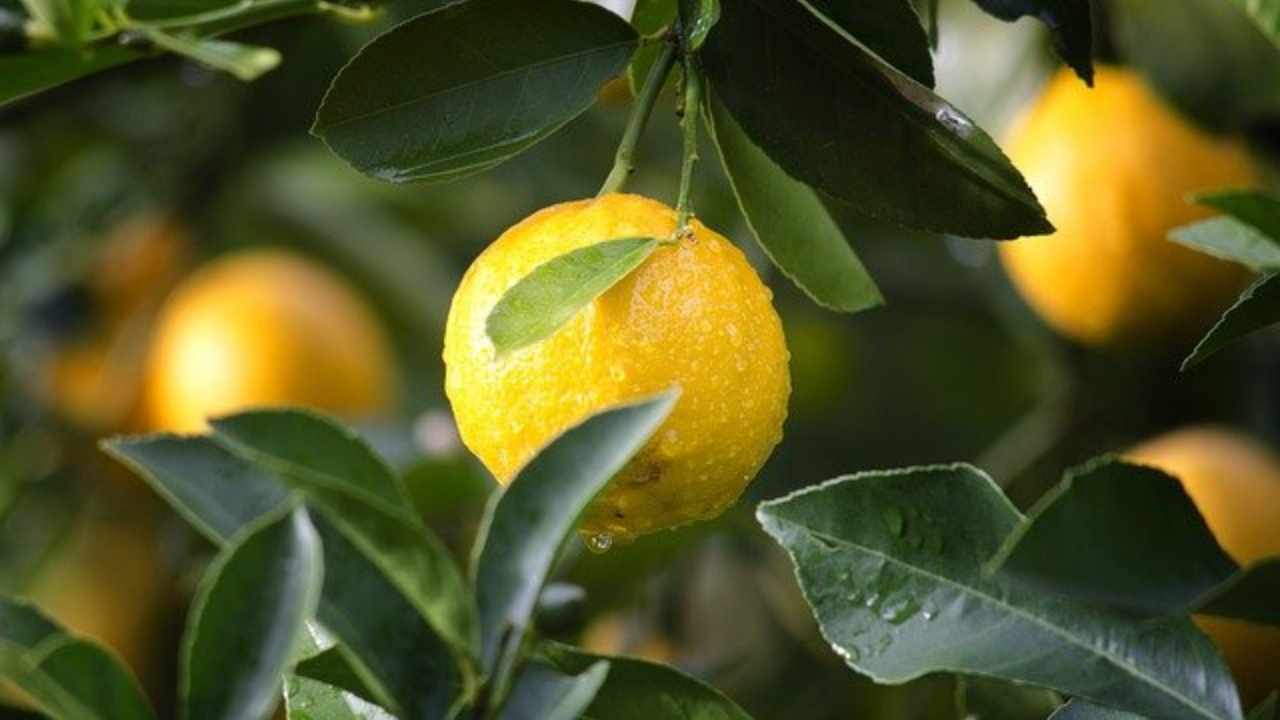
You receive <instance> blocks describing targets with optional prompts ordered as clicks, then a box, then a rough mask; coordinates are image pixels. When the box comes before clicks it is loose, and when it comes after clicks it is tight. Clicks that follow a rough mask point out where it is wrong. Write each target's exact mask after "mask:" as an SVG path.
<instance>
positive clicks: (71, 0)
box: [23, 0, 101, 45]
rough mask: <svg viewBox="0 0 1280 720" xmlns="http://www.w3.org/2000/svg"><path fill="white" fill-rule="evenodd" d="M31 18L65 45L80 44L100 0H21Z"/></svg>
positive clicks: (89, 29) (98, 7) (90, 24)
mask: <svg viewBox="0 0 1280 720" xmlns="http://www.w3.org/2000/svg"><path fill="white" fill-rule="evenodd" d="M23 5H25V6H26V8H27V12H28V13H29V14H30V15H31V18H32V19H33V20H35V21H36V22H37V23H39V24H40V25H42V26H43V27H45V28H47V29H49V30H51V31H52V32H53V34H54V35H55V36H56V37H57V38H58V40H59V41H60V42H62V43H64V44H67V45H80V44H81V43H83V42H84V41H85V39H86V38H87V37H88V36H89V33H90V31H92V30H93V20H94V16H95V15H96V14H97V13H98V10H99V9H100V8H101V2H100V0H23Z"/></svg>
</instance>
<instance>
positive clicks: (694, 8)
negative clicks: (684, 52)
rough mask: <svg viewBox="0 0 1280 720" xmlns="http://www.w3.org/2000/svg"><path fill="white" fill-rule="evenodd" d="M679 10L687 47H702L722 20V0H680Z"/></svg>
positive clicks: (696, 48)
mask: <svg viewBox="0 0 1280 720" xmlns="http://www.w3.org/2000/svg"><path fill="white" fill-rule="evenodd" d="M679 10H680V27H681V29H682V32H683V34H684V43H685V47H686V48H688V49H689V50H698V49H700V48H702V43H704V42H706V39H707V35H708V34H710V33H711V28H713V27H715V25H716V23H717V22H719V21H720V0H680V2H679Z"/></svg>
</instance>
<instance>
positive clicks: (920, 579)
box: [757, 464, 1241, 720]
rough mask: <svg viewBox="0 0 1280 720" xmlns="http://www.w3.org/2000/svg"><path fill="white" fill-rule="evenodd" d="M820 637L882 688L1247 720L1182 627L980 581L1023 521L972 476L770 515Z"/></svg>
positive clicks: (909, 477) (865, 484)
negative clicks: (1014, 693) (972, 692)
mask: <svg viewBox="0 0 1280 720" xmlns="http://www.w3.org/2000/svg"><path fill="white" fill-rule="evenodd" d="M757 516H758V517H759V519H760V522H761V524H762V525H763V526H764V528H765V530H766V531H767V532H768V533H769V534H770V535H772V536H773V537H774V539H776V540H777V541H778V542H779V543H781V544H782V546H783V547H784V548H786V550H787V552H788V553H789V554H790V555H791V558H792V560H793V561H794V563H795V566H796V572H797V576H798V578H799V580H800V587H801V589H802V591H803V592H804V595H805V598H806V599H807V600H808V602H809V604H810V605H811V606H812V607H813V610H814V614H815V616H816V617H817V619H818V624H819V627H820V629H821V630H822V633H823V635H824V637H825V638H826V639H827V641H828V642H829V643H831V645H832V647H834V648H835V649H836V651H837V653H838V654H840V655H841V656H842V657H843V658H844V660H845V662H846V663H847V664H848V665H849V666H850V667H852V668H854V669H855V670H857V671H859V672H861V673H863V674H865V675H868V676H870V677H871V678H873V679H875V680H876V681H878V682H882V683H902V682H906V681H908V680H911V679H914V678H917V677H920V676H922V675H925V674H928V673H931V672H948V671H949V672H958V673H967V674H979V675H985V676H988V677H992V678H997V679H1002V680H1007V681H1011V682H1018V683H1025V684H1030V685H1036V686H1039V687H1044V688H1049V689H1053V690H1057V691H1059V692H1062V693H1064V694H1068V695H1073V696H1077V697H1080V698H1084V699H1087V700H1091V701H1095V702H1098V703H1102V704H1106V705H1109V706H1114V707H1119V708H1123V709H1125V710H1129V711H1132V712H1138V713H1143V714H1148V715H1152V716H1155V717H1179V718H1219V719H1221V720H1237V719H1238V718H1240V717H1241V712H1240V704H1239V699H1238V697H1237V695H1236V689H1235V686H1234V684H1233V683H1232V681H1231V676H1230V674H1229V673H1228V671H1227V669H1226V667H1225V666H1224V664H1223V662H1222V659H1221V657H1220V656H1219V655H1218V653H1217V651H1216V649H1215V648H1214V647H1213V645H1212V643H1210V642H1209V640H1208V638H1206V637H1205V636H1204V635H1203V634H1201V633H1200V632H1199V631H1198V630H1196V629H1195V626H1194V625H1192V623H1191V621H1190V620H1188V619H1187V618H1185V617H1174V618H1159V619H1151V620H1148V621H1147V622H1144V623H1135V622H1134V621H1133V618H1132V616H1130V615H1128V614H1126V613H1121V612H1117V611H1112V610H1108V609H1105V608H1098V607H1093V606H1090V605H1087V604H1084V603H1080V602H1074V601H1071V600H1069V599H1067V598H1063V597H1061V596H1058V595H1056V594H1052V593H1046V592H1043V591H1040V590H1037V589H1035V588H1034V587H1031V586H1028V585H1025V584H1023V583H1021V582H1018V581H1017V580H1015V579H1012V578H1009V577H1007V576H1005V575H1003V574H997V575H994V576H991V575H988V574H986V573H984V571H983V562H984V561H985V560H987V559H988V558H990V557H991V556H992V555H993V554H994V553H995V551H996V550H997V549H998V548H999V547H1000V545H1001V543H1002V541H1003V540H1004V538H1005V537H1007V536H1008V535H1009V533H1010V532H1012V531H1013V530H1014V528H1015V527H1017V525H1018V524H1019V523H1020V522H1021V520H1022V517H1021V515H1020V514H1019V513H1018V511H1017V510H1016V509H1014V507H1013V505H1012V504H1011V503H1010V502H1009V500H1008V499H1007V498H1005V496H1004V495H1003V494H1002V493H1001V492H1000V490H999V488H997V487H996V485H995V483H994V482H992V481H991V479H990V478H989V477H987V476H986V475H985V474H983V473H982V472H981V471H979V470H977V469H976V468H973V467H971V466H968V465H963V464H958V465H948V466H934V467H925V468H910V469H905V470H897V471H887V472H869V473H862V474H859V475H854V476H849V477H843V478H838V479H835V480H832V481H829V482H827V483H824V484H822V485H819V486H816V487H813V488H809V489H806V490H802V491H799V492H796V493H793V494H792V495H789V496H787V497H784V498H781V499H779V500H774V501H771V502H767V503H764V504H763V505H761V506H760V508H759V510H758V511H757Z"/></svg>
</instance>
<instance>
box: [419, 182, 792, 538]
mask: <svg viewBox="0 0 1280 720" xmlns="http://www.w3.org/2000/svg"><path fill="white" fill-rule="evenodd" d="M675 229H676V214H675V211H673V210H672V209H671V208H669V207H667V206H666V205H663V204H662V203H659V202H656V201H654V200H650V199H648V198H644V197H640V196H636V195H620V194H615V195H607V196H604V197H601V198H597V199H594V200H583V201H579V202H570V203H564V204H561V205H555V206H552V207H549V208H546V209H544V210H542V211H540V212H537V213H535V214H534V215H532V216H530V217H529V218H527V219H525V220H524V221H522V222H520V223H519V224H517V225H515V226H514V227H512V228H511V229H510V230H508V231H507V232H505V233H503V235H502V237H500V238H498V239H497V241H495V242H494V243H493V244H492V245H490V246H489V248H488V249H486V250H485V251H484V252H483V253H482V254H481V255H480V257H479V258H477V259H476V261H475V262H474V263H473V264H472V266H471V268H470V269H469V270H468V271H467V273H466V276H465V277H464V278H463V279H462V283H461V284H460V286H459V287H458V291H457V293H456V295H455V296H454V300H453V305H452V307H451V308H450V310H449V319H448V324H447V328H446V331H445V343H444V360H445V366H446V379H445V390H446V392H447V394H448V396H449V400H450V402H451V403H452V405H453V411H454V415H455V417H456V419H457V422H458V430H459V433H460V434H461V436H462V440H463V442H464V443H466V445H467V446H468V447H469V448H471V450H472V451H473V452H474V453H475V454H476V455H478V456H479V457H480V459H481V460H482V461H483V462H484V464H485V465H486V466H487V467H488V468H489V470H490V471H491V472H492V473H493V474H494V475H495V476H496V477H497V478H498V480H499V481H500V482H502V483H504V484H505V483H507V482H510V480H511V479H512V477H513V476H514V475H515V474H516V472H517V471H518V470H519V469H520V467H521V466H523V465H524V464H525V463H526V462H528V461H529V460H530V459H531V458H532V457H533V456H534V454H536V453H537V452H538V450H540V449H541V448H542V447H543V446H545V445H546V444H547V443H548V442H550V441H551V440H552V439H553V438H554V437H555V436H556V435H558V434H559V433H561V432H563V431H564V430H566V429H568V428H569V427H571V426H572V425H574V424H576V423H578V422H580V421H582V420H583V419H584V418H586V417H587V416H588V415H590V414H592V413H594V412H596V411H599V410H602V409H604V408H606V407H608V406H611V405H614V404H617V403H621V402H626V401H628V400H633V399H636V398H639V397H644V396H648V395H651V394H653V393H657V392H660V391H663V390H666V389H668V388H670V387H672V386H676V385H678V386H680V388H681V390H682V395H681V397H680V400H679V402H678V404H677V405H676V408H675V410H674V411H673V412H672V414H671V416H670V417H669V418H668V419H667V421H666V422H665V423H664V424H663V425H662V427H660V428H659V429H658V431H657V433H656V434H655V435H654V437H653V439H652V440H651V441H650V442H649V444H648V445H646V446H645V447H644V448H643V449H642V450H641V451H640V453H639V454H638V455H637V456H636V457H635V458H634V459H633V460H632V461H631V463H630V464H628V465H627V467H626V468H624V469H623V470H622V472H621V473H619V475H618V476H617V477H616V478H614V480H613V483H612V484H611V486H610V487H609V489H607V490H606V491H605V492H604V493H603V494H602V495H601V496H600V497H598V498H597V499H596V502H595V503H594V504H593V505H592V507H591V508H590V509H589V510H588V512H587V515H586V518H585V520H584V522H583V525H582V528H581V529H582V532H583V533H584V534H585V535H588V536H596V537H597V538H599V539H600V540H601V541H603V540H604V538H606V537H609V538H614V539H629V538H632V537H635V536H637V535H641V534H644V533H648V532H653V531H655V530H660V529H663V528H669V527H673V526H676V525H680V524H683V523H688V522H692V521H695V520H699V519H704V518H710V517H714V516H716V515H718V514H720V513H721V512H723V511H724V510H725V508H727V507H729V506H730V505H731V504H732V503H733V502H734V501H735V500H736V499H737V498H738V495H739V494H741V492H742V490H743V488H745V487H746V485H747V483H748V482H750V480H751V478H752V477H753V476H754V475H755V474H756V472H757V471H758V470H759V469H760V466H761V465H763V464H764V461H765V460H766V459H767V458H768V457H769V454H770V452H772V450H773V447H774V446H775V445H776V444H777V443H778V441H779V440H780V439H781V437H782V421H783V418H784V417H785V416H786V411H787V397H788V395H789V394H790V378H789V376H788V354H787V347H786V342H785V340H784V338H783V334H782V323H781V321H780V320H779V319H778V314H777V312H775V311H774V309H773V305H772V303H771V298H772V294H771V293H770V292H769V290H768V288H766V287H765V286H764V284H763V283H761V282H760V278H759V277H758V276H757V275H756V273H755V270H753V269H752V267H751V265H749V264H748V263H747V260H746V258H745V257H744V256H743V254H742V252H741V251H740V250H738V248H736V247H734V246H733V245H732V244H731V243H730V242H729V241H728V240H726V239H725V238H724V237H722V236H721V235H719V234H717V233H716V232H714V231H712V230H709V229H707V228H706V227H705V226H703V225H702V224H701V223H698V222H695V223H694V225H693V230H694V232H693V235H692V236H691V237H688V238H685V239H682V240H680V241H679V243H678V244H676V245H667V246H661V247H659V248H658V249H657V250H655V251H654V253H653V254H652V255H651V256H649V258H648V259H647V260H645V262H644V263H643V264H641V265H640V267H639V268H637V269H636V270H635V271H634V272H632V273H631V274H630V275H628V276H627V277H626V278H624V279H623V280H622V281H620V282H619V283H617V284H616V285H614V286H613V287H612V288H611V289H610V290H608V291H607V292H605V293H604V294H603V295H601V296H600V297H598V298H596V299H595V300H594V301H593V302H591V304H590V305H588V306H587V307H586V308H584V309H583V310H582V311H581V312H579V313H578V314H577V315H576V316H575V317H574V318H573V319H572V320H570V321H569V322H568V323H566V324H565V325H564V326H563V327H561V328H560V329H559V330H557V331H556V332H555V333H554V334H553V335H551V336H550V337H548V338H546V339H544V340H542V341H540V342H538V343H536V344H534V345H531V346H528V347H524V348H520V349H518V350H515V351H513V352H511V353H510V354H509V355H506V356H504V357H501V358H499V357H497V355H496V352H495V349H494V346H493V343H492V342H491V341H490V340H489V337H488V335H487V334H486V330H485V321H486V319H487V317H488V315H489V312H490V311H491V310H492V309H493V307H494V305H495V304H497V302H498V300H499V299H500V298H501V297H502V295H503V294H504V293H505V292H506V291H507V290H508V289H509V288H510V287H511V286H512V285H514V284H515V283H516V282H517V281H519V280H520V279H521V278H523V277H524V276H525V275H527V274H529V272H530V271H532V270H533V269H534V268H535V267H537V266H538V265H540V264H542V263H544V262H546V261H548V260H551V259H552V258H554V257H556V256H558V255H562V254H564V253H567V252H569V251H571V250H575V249H577V248H580V247H583V246H586V245H592V244H595V243H599V242H603V241H606V240H613V239H617V238H625V237H653V238H659V239H666V238H668V237H670V236H671V234H672V233H673V232H674V231H675Z"/></svg>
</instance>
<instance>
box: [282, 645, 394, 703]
mask: <svg viewBox="0 0 1280 720" xmlns="http://www.w3.org/2000/svg"><path fill="white" fill-rule="evenodd" d="M294 672H295V673H296V674H297V675H298V676H299V677H304V678H307V679H309V680H316V681H318V682H322V683H324V684H326V685H329V686H332V687H335V688H339V689H341V690H343V691H345V692H347V693H350V694H351V695H354V696H356V697H358V698H360V699H361V700H364V701H366V702H370V703H376V702H377V700H378V693H377V692H376V691H374V690H373V689H372V688H370V687H369V686H368V685H366V684H365V681H364V678H362V677H360V673H359V671H357V670H356V668H355V666H354V665H353V664H352V661H351V658H350V655H349V653H348V652H347V651H346V650H345V649H344V648H343V647H342V646H340V645H335V646H333V647H331V648H329V649H328V650H324V651H323V652H319V653H316V654H315V655H312V656H311V657H309V658H306V659H304V660H302V661H301V662H299V663H298V665H297V667H296V668H294Z"/></svg>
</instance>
